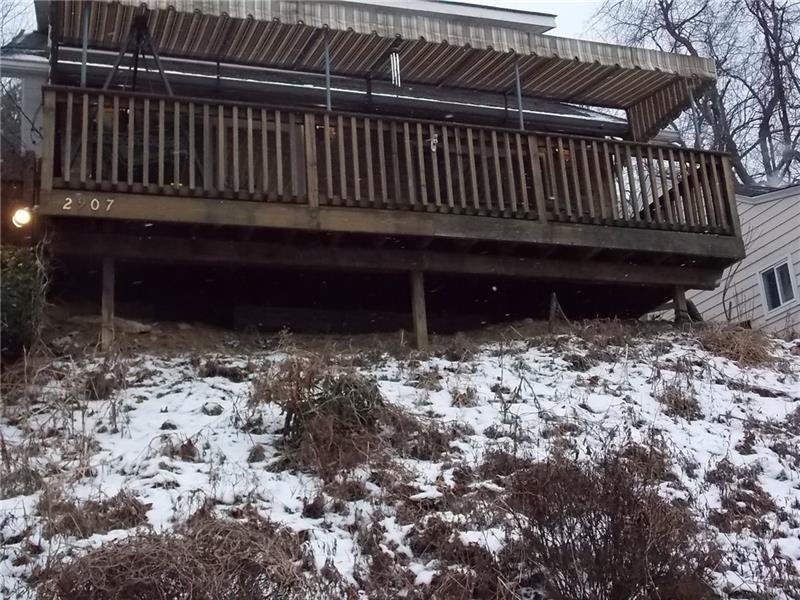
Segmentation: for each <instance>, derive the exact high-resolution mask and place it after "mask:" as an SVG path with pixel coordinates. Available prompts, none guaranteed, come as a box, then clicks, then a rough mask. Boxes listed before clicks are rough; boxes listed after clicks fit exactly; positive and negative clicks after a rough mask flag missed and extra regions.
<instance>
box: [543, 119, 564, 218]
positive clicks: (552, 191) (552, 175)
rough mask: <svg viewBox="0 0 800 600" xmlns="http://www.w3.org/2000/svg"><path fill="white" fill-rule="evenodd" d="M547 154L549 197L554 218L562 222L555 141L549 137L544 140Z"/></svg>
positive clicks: (545, 155) (545, 158)
mask: <svg viewBox="0 0 800 600" xmlns="http://www.w3.org/2000/svg"><path fill="white" fill-rule="evenodd" d="M544 147H545V154H544V160H545V165H546V169H547V186H548V190H549V192H548V196H549V197H550V199H551V200H552V201H553V217H554V218H555V220H557V221H560V220H561V202H559V198H558V185H557V184H556V167H555V161H553V140H552V138H551V137H550V136H549V135H547V136H545V138H544Z"/></svg>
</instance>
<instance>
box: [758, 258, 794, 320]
mask: <svg viewBox="0 0 800 600" xmlns="http://www.w3.org/2000/svg"><path fill="white" fill-rule="evenodd" d="M783 264H785V265H786V267H787V270H788V271H789V281H790V283H791V285H792V291H793V292H794V298H792V299H791V300H789V301H788V302H784V303H783V304H781V305H780V306H776V307H775V308H773V309H770V308H769V303H768V302H767V290H766V289H765V288H764V273H766V272H767V271H773V270H775V269H777V268H778V267H780V266H781V265H783ZM758 289H759V290H760V291H761V306H763V307H764V316H765V317H768V318H769V317H774V316H775V315H777V314H779V313H781V312H782V311H784V310H786V309H788V308H790V307H792V306H794V305H795V304H797V301H798V296H800V289H798V288H797V281H796V280H795V276H794V270H793V269H792V257H791V256H785V257H783V258H781V259H780V260H777V261H775V262H774V263H772V264H771V265H770V266H768V267H767V268H766V269H761V270H760V271H759V272H758ZM779 293H780V292H779Z"/></svg>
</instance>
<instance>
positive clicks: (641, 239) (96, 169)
mask: <svg viewBox="0 0 800 600" xmlns="http://www.w3.org/2000/svg"><path fill="white" fill-rule="evenodd" d="M44 119H45V126H44V130H45V132H46V139H45V146H44V159H43V166H42V192H41V195H40V203H39V208H38V210H39V212H40V214H42V215H46V216H48V217H59V219H56V220H55V221H54V222H56V221H58V222H64V220H65V219H64V218H65V217H66V218H70V219H67V220H70V221H74V219H72V218H74V217H84V218H85V219H83V220H86V221H92V222H94V221H96V220H97V219H103V220H107V221H110V222H113V221H124V222H142V221H144V222H148V223H163V224H165V225H167V226H173V225H179V224H182V225H184V226H191V227H194V228H195V229H196V228H198V227H220V226H230V227H233V228H234V229H235V228H240V229H241V230H248V231H252V230H253V229H257V230H265V231H266V230H274V231H278V230H281V231H285V230H295V231H297V230H300V231H307V232H309V233H313V234H315V235H327V234H332V235H334V236H351V237H352V236H370V235H371V236H376V238H385V237H387V236H400V237H401V238H403V237H405V238H408V239H413V240H416V241H415V242H414V245H413V247H412V248H411V250H414V252H415V254H414V256H413V257H412V256H410V255H409V253H408V250H409V248H406V247H404V248H403V249H404V250H406V251H405V252H399V251H396V250H388V249H385V248H384V249H382V250H381V252H369V253H364V252H363V251H360V254H359V251H356V250H353V249H348V248H339V249H338V250H337V251H336V252H335V253H328V252H327V251H325V250H324V248H323V249H322V250H320V251H318V252H317V256H316V258H314V260H317V261H318V262H321V263H322V264H324V265H327V264H328V263H330V262H331V261H333V266H342V265H343V264H345V263H346V264H348V265H351V266H352V268H356V269H360V268H369V266H370V264H371V263H370V260H372V259H375V260H378V258H380V260H379V261H378V262H379V263H381V264H384V265H390V267H391V268H392V269H402V268H403V265H413V264H417V265H421V268H423V269H437V270H442V271H447V270H449V269H450V268H452V269H456V270H459V269H460V270H462V272H493V270H495V271H496V270H497V269H499V270H500V271H501V272H508V273H510V274H512V275H514V276H521V277H536V276H540V277H549V278H559V279H563V278H567V279H569V278H576V279H587V280H591V279H597V280H599V281H603V280H605V281H613V280H614V279H615V278H617V279H619V278H622V279H623V280H627V278H629V277H630V278H631V279H630V282H631V283H641V284H657V283H665V284H668V285H677V284H681V285H685V286H689V287H713V286H714V285H715V284H716V280H717V278H718V276H719V273H720V272H721V268H722V267H724V266H725V265H726V264H730V263H732V262H734V261H735V260H737V259H738V258H740V257H741V256H742V243H741V237H740V233H739V225H738V217H737V214H736V208H735V203H734V194H733V187H732V178H731V170H730V163H729V160H728V157H727V156H725V155H724V154H719V153H714V152H700V151H695V150H689V149H685V148H678V147H675V146H669V145H653V144H641V143H635V142H627V141H611V140H606V139H595V138H586V137H577V136H568V135H556V134H549V133H546V132H545V133H542V132H529V131H520V130H512V129H497V128H487V127H481V126H474V125H469V124H460V123H449V122H423V121H419V120H412V119H401V118H395V117H387V116H380V115H364V114H348V113H339V112H330V113H326V112H324V111H314V110H301V109H299V108H287V107H276V106H260V105H258V106H257V105H253V104H247V103H233V102H228V101H216V100H210V99H198V98H180V97H164V96H154V95H146V94H132V93H122V92H111V91H105V92H104V91H101V90H94V89H91V90H84V89H77V88H64V87H51V88H47V89H46V91H45V113H44ZM104 232H105V234H104V235H105V236H106V237H105V238H102V236H100V237H95V238H93V239H92V240H88V241H86V240H84V242H81V241H80V240H79V239H77V238H76V237H75V232H74V231H70V232H69V236H72V237H70V238H69V240H71V241H69V242H68V243H67V242H63V243H61V245H60V247H61V248H64V247H65V246H68V245H69V244H74V245H77V246H79V248H78V249H77V250H80V249H86V248H88V247H90V246H91V247H92V248H93V251H94V252H98V251H101V247H102V251H103V252H110V251H111V250H112V249H113V248H114V247H115V246H119V248H117V249H116V251H115V253H116V254H119V253H120V252H122V250H121V249H120V248H123V247H127V248H128V250H129V251H130V253H131V255H132V256H143V254H144V248H142V247H140V246H141V244H138V243H137V242H134V241H130V240H129V241H128V242H124V241H123V240H122V239H119V240H116V238H115V236H114V234H111V235H110V236H109V229H108V228H106V229H104ZM94 233H95V234H96V233H97V231H95V232H94ZM183 235H184V233H177V234H176V233H175V231H174V230H173V231H169V232H168V234H167V237H166V238H164V239H170V240H171V244H172V246H171V247H172V248H174V249H175V250H174V252H173V253H172V254H170V253H169V252H167V254H166V255H167V256H170V255H173V256H176V257H177V256H178V255H182V254H186V253H187V250H186V249H185V248H183V245H185V244H182V241H181V236H183ZM195 237H196V236H195ZM247 237H248V239H249V238H250V237H251V236H250V235H249V234H248V236H247ZM101 238H102V240H101ZM63 239H66V238H63V237H62V240H63ZM164 239H162V240H161V241H160V242H150V243H149V244H148V247H151V248H152V247H156V246H159V244H161V246H160V247H161V251H162V252H163V251H164V250H165V247H164V246H163V244H164V243H165V242H164ZM237 239H238V238H236V237H235V236H234V238H233V241H234V242H236V241H237ZM115 240H116V241H115ZM420 240H422V241H420ZM424 240H428V241H427V242H425V241H424ZM432 240H433V241H437V244H438V243H439V242H442V241H444V242H452V244H453V245H452V246H451V247H447V248H442V247H437V248H436V250H448V252H445V253H444V254H442V253H441V252H436V251H434V249H430V250H426V249H428V246H429V245H430V243H431V241H432ZM101 241H102V243H101ZM263 241H265V242H266V247H267V249H269V248H272V250H273V251H266V252H264V251H261V250H259V251H257V252H254V253H252V254H254V256H251V257H250V258H249V259H248V260H252V261H255V262H256V263H257V262H258V261H259V260H262V261H264V260H265V261H266V262H267V263H269V264H274V263H276V261H278V262H279V261H280V260H284V261H285V262H286V264H287V265H290V266H291V265H294V264H297V261H298V260H300V261H301V262H302V260H303V259H301V258H298V257H303V256H305V257H309V256H310V255H313V254H314V252H313V251H311V250H308V251H307V252H306V253H305V254H303V253H299V254H293V252H292V250H291V249H290V246H287V247H286V248H288V249H284V250H281V251H275V248H274V245H275V244H274V239H272V238H268V239H266V240H263ZM465 242H466V244H467V245H464V244H465ZM215 243H216V245H214V244H215ZM359 243H360V242H359ZM479 243H482V244H490V245H493V246H492V251H490V252H484V253H483V254H484V255H486V254H497V255H504V256H498V257H492V258H491V260H490V258H487V257H486V256H483V257H481V256H472V257H470V256H465V257H462V258H460V259H457V254H458V251H459V250H462V251H463V250H464V249H465V248H468V247H469V244H479ZM137 244H138V245H137ZM226 244H227V246H226V247H228V246H230V244H228V243H227V242H226ZM379 244H380V243H379ZM379 244H376V246H377V245H379ZM459 244H460V245H459ZM504 244H506V245H508V247H507V248H506V249H505V250H503V249H502V248H500V249H499V250H498V248H499V247H500V246H502V245H504ZM240 245H241V241H240ZM251 246H252V244H251ZM440 246H441V245H440ZM133 247H136V248H137V249H136V250H133V249H132V248H133ZM521 247H538V248H542V249H544V250H543V251H542V252H541V253H540V254H538V255H537V254H536V253H534V254H533V255H530V254H529V253H528V254H526V253H525V252H522V253H520V252H518V251H517V250H514V249H513V248H521ZM193 248H194V250H190V251H188V252H189V253H190V254H191V253H192V252H194V253H197V254H198V255H202V256H206V258H208V257H207V255H214V253H216V252H219V253H223V248H222V247H221V246H220V243H219V242H218V241H217V242H214V243H211V242H209V244H208V247H207V248H205V249H204V250H203V252H199V251H198V249H197V244H196V243H194V245H193ZM242 248H243V246H242ZM87 251H88V250H87ZM562 251H564V252H571V254H569V257H570V261H567V262H565V261H563V260H561V258H562V257H561V254H563V253H564V252H562ZM225 252H226V253H227V254H228V255H238V256H242V255H243V254H244V252H243V250H242V249H241V248H240V250H239V251H238V252H237V251H231V250H230V249H229V250H227V251H225ZM462 253H463V252H462ZM602 253H605V254H606V255H607V257H609V258H611V259H612V260H611V262H614V263H615V264H616V267H615V268H611V266H610V262H609V264H608V265H606V266H605V267H604V268H602V269H601V268H599V267H600V266H602V265H594V266H592V265H591V264H589V263H587V265H588V266H586V265H581V266H580V268H579V263H580V262H581V261H587V260H589V259H592V258H595V257H596V256H597V255H598V254H602ZM339 255H341V256H339ZM258 256H261V258H260V259H259V258H258ZM265 256H267V257H268V258H264V257H265ZM525 256H527V260H528V262H527V263H525V262H524V260H525V259H524V257H525ZM519 258H523V261H522V262H520V261H519V260H518V259H519ZM308 260H311V258H308ZM492 261H494V262H492ZM368 263H369V264H368ZM489 263H491V264H489ZM448 264H449V265H451V267H448ZM329 266H330V265H329ZM701 271H702V272H701ZM665 278H666V279H665Z"/></svg>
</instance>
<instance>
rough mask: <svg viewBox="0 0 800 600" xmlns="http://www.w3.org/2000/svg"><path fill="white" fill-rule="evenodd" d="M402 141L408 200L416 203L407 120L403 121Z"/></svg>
mask: <svg viewBox="0 0 800 600" xmlns="http://www.w3.org/2000/svg"><path fill="white" fill-rule="evenodd" d="M403 142H404V145H405V150H406V170H407V171H408V202H409V204H410V205H411V206H414V205H416V203H417V200H416V189H417V186H416V183H415V181H414V165H413V162H412V160H411V131H410V127H409V125H408V122H405V123H403Z"/></svg>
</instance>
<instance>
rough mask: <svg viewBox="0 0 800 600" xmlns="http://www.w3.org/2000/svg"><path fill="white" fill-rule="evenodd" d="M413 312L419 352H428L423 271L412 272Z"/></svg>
mask: <svg viewBox="0 0 800 600" xmlns="http://www.w3.org/2000/svg"><path fill="white" fill-rule="evenodd" d="M411 312H412V315H413V318H414V337H415V339H416V342H417V350H427V349H428V316H427V314H426V311H425V280H424V276H423V274H422V271H411Z"/></svg>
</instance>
